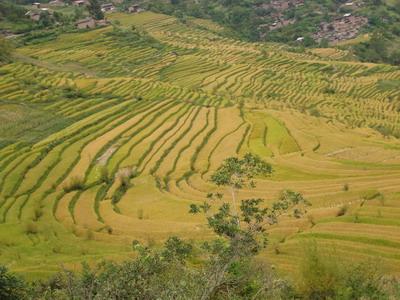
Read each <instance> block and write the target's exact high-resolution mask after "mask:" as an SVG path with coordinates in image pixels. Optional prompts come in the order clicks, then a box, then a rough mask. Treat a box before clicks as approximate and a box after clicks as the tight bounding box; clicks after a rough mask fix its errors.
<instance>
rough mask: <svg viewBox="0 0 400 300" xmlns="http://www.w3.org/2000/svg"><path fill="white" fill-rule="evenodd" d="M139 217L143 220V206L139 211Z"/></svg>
mask: <svg viewBox="0 0 400 300" xmlns="http://www.w3.org/2000/svg"><path fill="white" fill-rule="evenodd" d="M137 217H138V219H139V220H143V208H139V209H138V211H137Z"/></svg>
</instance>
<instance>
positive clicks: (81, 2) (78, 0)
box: [72, 0, 89, 6]
mask: <svg viewBox="0 0 400 300" xmlns="http://www.w3.org/2000/svg"><path fill="white" fill-rule="evenodd" d="M72 5H74V6H85V5H89V2H88V1H87V0H75V1H74V2H72Z"/></svg>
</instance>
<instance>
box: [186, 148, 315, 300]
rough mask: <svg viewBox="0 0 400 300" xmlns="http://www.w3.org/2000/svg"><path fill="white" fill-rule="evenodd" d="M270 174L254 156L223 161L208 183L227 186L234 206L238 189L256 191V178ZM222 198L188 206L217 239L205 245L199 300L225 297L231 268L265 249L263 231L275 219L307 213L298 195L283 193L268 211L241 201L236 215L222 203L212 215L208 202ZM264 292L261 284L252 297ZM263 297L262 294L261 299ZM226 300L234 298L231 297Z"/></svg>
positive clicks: (258, 203) (254, 202) (259, 201)
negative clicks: (246, 188) (204, 220)
mask: <svg viewBox="0 0 400 300" xmlns="http://www.w3.org/2000/svg"><path fill="white" fill-rule="evenodd" d="M271 172H272V167H271V165H269V164H268V163H266V162H264V161H263V160H261V159H260V158H258V157H257V156H254V155H252V154H246V155H245V156H244V158H243V159H239V158H236V157H231V158H228V159H226V160H225V161H224V162H223V164H222V165H221V166H220V167H219V168H218V169H217V171H216V172H215V173H214V174H213V175H212V177H211V180H212V182H214V183H215V184H217V185H220V186H229V188H230V189H231V195H232V200H233V203H234V205H236V190H237V189H241V188H243V187H244V186H250V187H255V182H254V177H255V176H257V175H268V174H271ZM222 197H223V196H222V195H221V194H216V195H214V194H208V195H207V199H208V200H207V201H205V202H204V203H203V204H200V205H198V204H192V205H191V206H190V213H193V214H197V213H204V214H205V215H206V217H207V222H208V226H209V227H210V228H211V229H212V230H213V232H214V233H215V234H216V235H217V236H218V237H219V238H220V239H216V240H214V241H211V242H209V243H207V242H206V243H205V244H204V249H206V252H207V253H208V255H209V257H208V260H207V264H206V267H205V275H204V278H205V285H204V286H203V287H202V293H201V298H200V299H214V298H216V299H218V298H219V297H218V295H219V294H220V293H226V290H225V289H226V285H227V284H230V285H234V283H232V279H231V277H230V270H231V269H232V268H233V267H234V266H242V267H243V266H248V262H249V260H251V259H252V258H253V257H254V256H255V255H257V254H258V253H259V252H260V250H261V249H263V248H265V247H266V245H267V233H266V228H267V227H268V226H270V225H273V224H276V223H277V222H278V217H279V216H280V215H282V214H284V213H287V212H288V210H289V209H290V208H293V215H294V216H296V217H299V216H300V215H301V214H303V213H305V212H306V210H305V206H307V205H309V203H308V201H307V200H305V199H304V198H303V196H302V195H301V194H300V193H296V192H293V191H290V190H286V191H284V192H282V194H281V196H280V197H279V199H278V200H277V201H275V202H274V203H273V204H272V205H271V206H270V207H263V206H262V204H263V199H260V198H256V199H254V198H253V199H245V200H242V201H241V204H240V210H239V211H238V210H237V209H236V208H235V209H234V211H232V210H231V205H230V204H229V203H223V204H222V205H221V206H220V207H219V208H218V210H217V211H216V212H215V213H211V211H212V210H211V208H212V206H211V204H210V201H211V200H213V199H216V198H217V199H222ZM267 275H268V274H265V276H267ZM265 282H270V281H268V280H266V281H265ZM230 288H232V286H230ZM266 289H267V286H266V285H265V284H260V285H259V286H258V287H257V291H255V295H258V293H261V294H263V293H262V292H265V291H266ZM265 296H266V295H265V294H263V295H262V296H261V299H263V298H262V297H265ZM253 297H256V296H254V295H253ZM229 298H235V297H234V296H233V295H232V297H228V299H229ZM249 298H252V297H251V296H250V297H249Z"/></svg>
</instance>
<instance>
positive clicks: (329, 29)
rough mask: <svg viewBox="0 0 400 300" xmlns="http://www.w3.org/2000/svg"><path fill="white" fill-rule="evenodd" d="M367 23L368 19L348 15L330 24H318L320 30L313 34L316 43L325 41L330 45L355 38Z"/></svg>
mask: <svg viewBox="0 0 400 300" xmlns="http://www.w3.org/2000/svg"><path fill="white" fill-rule="evenodd" d="M367 23H368V19H367V18H366V17H363V16H354V15H352V14H350V13H348V14H344V15H343V17H340V18H337V19H335V20H333V21H332V22H330V23H328V22H323V23H321V24H320V30H319V31H318V32H317V33H315V34H314V36H313V37H314V39H315V40H316V41H317V42H320V41H321V40H323V39H325V40H327V41H329V42H331V43H335V42H339V41H342V40H348V39H353V38H355V37H356V36H357V35H358V33H359V31H360V29H361V28H362V27H363V26H365V25H366V24H367Z"/></svg>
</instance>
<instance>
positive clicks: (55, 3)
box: [49, 0, 65, 6]
mask: <svg viewBox="0 0 400 300" xmlns="http://www.w3.org/2000/svg"><path fill="white" fill-rule="evenodd" d="M49 5H50V6H64V5H65V3H64V1H63V0H52V1H50V2H49Z"/></svg>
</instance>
